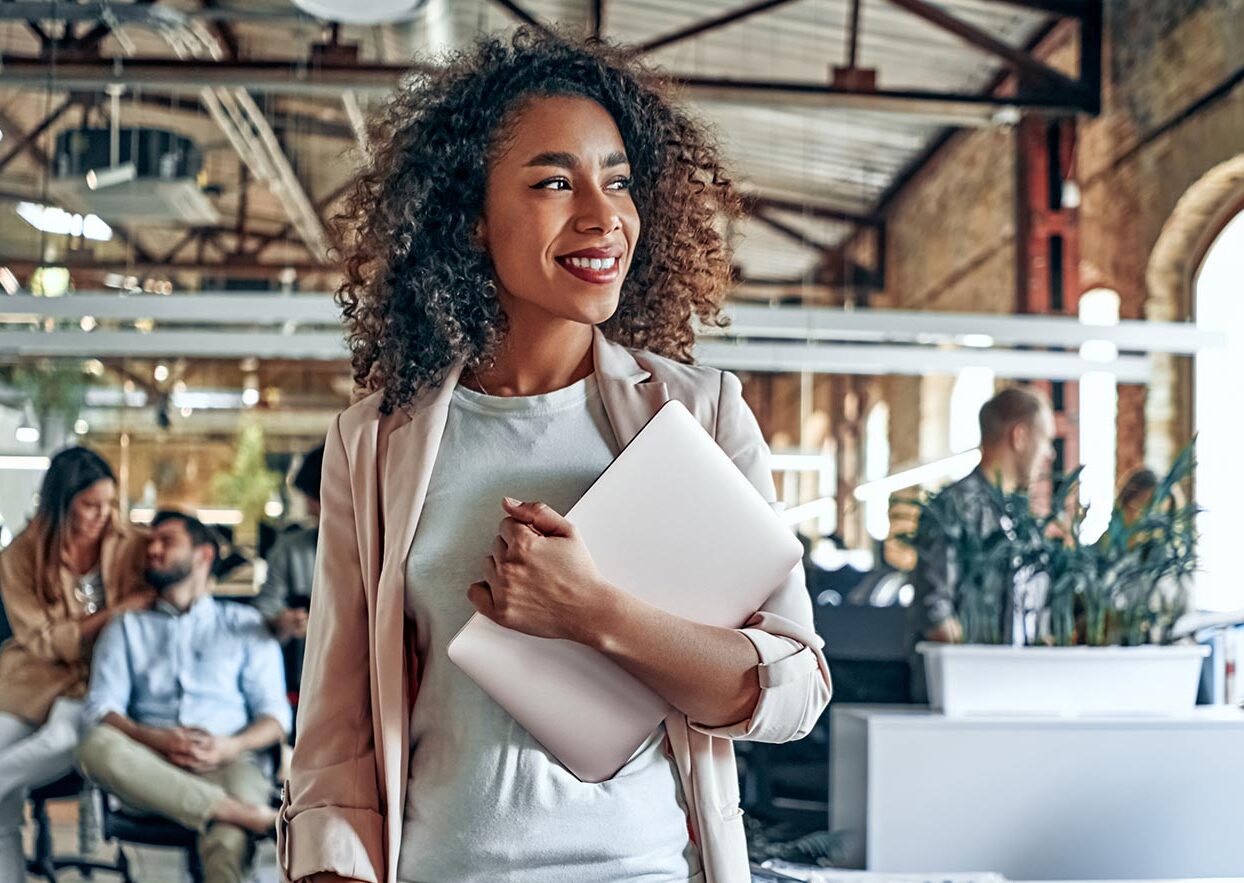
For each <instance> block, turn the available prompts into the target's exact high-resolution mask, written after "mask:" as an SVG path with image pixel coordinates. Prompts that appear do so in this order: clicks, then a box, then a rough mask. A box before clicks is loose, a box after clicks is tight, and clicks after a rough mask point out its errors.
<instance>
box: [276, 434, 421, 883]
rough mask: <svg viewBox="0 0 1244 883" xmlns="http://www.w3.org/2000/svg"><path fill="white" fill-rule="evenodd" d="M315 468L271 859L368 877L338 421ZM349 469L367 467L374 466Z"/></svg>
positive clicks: (361, 607) (344, 463) (350, 531)
mask: <svg viewBox="0 0 1244 883" xmlns="http://www.w3.org/2000/svg"><path fill="white" fill-rule="evenodd" d="M323 468H324V471H323V478H322V481H321V485H320V492H321V495H322V496H321V515H320V537H319V547H318V550H317V554H316V561H315V579H314V590H313V591H312V593H311V618H310V626H309V630H308V633H307V654H306V659H305V664H304V667H303V671H302V689H301V694H302V702H301V703H300V704H299V708H298V741H297V743H296V744H295V746H294V753H293V757H292V759H291V761H290V773H289V782H288V783H287V784H286V787H285V789H284V794H283V795H282V801H281V813H280V817H279V819H278V822H277V855H278V856H279V859H280V863H281V873H282V879H284V880H294V881H302V880H304V879H305V878H309V877H313V875H319V874H325V873H327V874H330V875H332V874H339V875H341V876H342V878H343V879H347V880H359V881H364V883H376V881H377V880H380V879H383V878H384V850H383V843H384V838H383V827H384V819H383V817H382V816H381V812H380V792H379V786H378V784H377V781H376V746H375V742H374V738H373V735H372V714H371V699H370V697H371V685H370V681H369V670H370V665H369V662H368V656H367V654H368V645H369V641H368V630H367V596H366V591H365V588H364V584H363V574H362V564H361V561H360V554H359V546H358V539H357V536H358V534H357V533H356V520H355V519H356V512H355V508H354V495H353V490H352V488H353V485H352V482H351V469H350V463H349V462H348V460H347V455H346V448H345V444H344V442H343V440H342V436H341V418H340V417H338V418H337V419H336V420H334V421H333V426H332V428H331V429H330V430H329V433H328V438H327V440H326V442H325V446H324V467H323ZM359 468H363V469H371V470H373V471H374V468H375V464H359ZM394 811H397V812H400V811H401V808H400V807H397V808H394ZM315 879H319V878H318V877H316V878H315ZM327 879H334V878H333V877H331V876H330V877H328V878H327Z"/></svg>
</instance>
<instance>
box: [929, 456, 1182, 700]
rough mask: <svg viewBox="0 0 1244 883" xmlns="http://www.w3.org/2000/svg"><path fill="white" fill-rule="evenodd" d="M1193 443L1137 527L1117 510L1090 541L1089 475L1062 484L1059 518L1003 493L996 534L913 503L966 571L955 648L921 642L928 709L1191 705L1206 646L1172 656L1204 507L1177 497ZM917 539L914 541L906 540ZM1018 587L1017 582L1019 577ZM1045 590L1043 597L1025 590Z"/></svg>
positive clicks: (936, 502)
mask: <svg viewBox="0 0 1244 883" xmlns="http://www.w3.org/2000/svg"><path fill="white" fill-rule="evenodd" d="M1193 464H1194V460H1193V446H1192V445H1189V446H1188V447H1187V448H1186V449H1185V450H1184V451H1183V452H1181V453H1180V455H1179V457H1178V458H1176V461H1175V463H1174V465H1173V466H1172V467H1171V469H1170V471H1169V472H1168V473H1167V474H1166V476H1165V477H1164V478H1163V479H1162V480H1161V481H1160V482H1159V483H1158V486H1157V488H1156V489H1155V491H1154V493H1153V496H1152V499H1151V500H1149V501H1148V503H1147V504H1146V505H1145V506H1144V507H1143V509H1142V510H1141V511H1140V513H1139V514H1138V516H1137V517H1134V518H1131V519H1130V520H1129V518H1128V517H1126V516H1125V515H1124V513H1122V512H1120V511H1118V510H1116V511H1113V512H1112V516H1111V519H1110V523H1109V527H1108V529H1107V531H1106V533H1105V535H1104V536H1103V537H1102V539H1101V540H1100V541H1099V542H1096V543H1091V544H1089V543H1085V542H1083V540H1082V533H1083V531H1082V527H1083V524H1084V520H1085V517H1086V515H1087V512H1086V510H1084V509H1083V508H1082V507H1079V506H1077V505H1075V504H1074V503H1073V502H1072V501H1073V500H1074V496H1073V491H1074V490H1075V489H1076V488H1077V486H1078V481H1079V474H1080V470H1076V472H1074V473H1072V474H1071V475H1070V476H1068V477H1067V479H1065V480H1064V481H1062V482H1060V483H1059V485H1058V487H1057V489H1056V490H1055V493H1054V495H1053V499H1052V501H1051V507H1050V511H1049V513H1046V514H1038V513H1035V512H1033V510H1032V508H1031V506H1030V505H1029V504H1028V500H1027V497H1026V496H1025V495H1024V494H1022V493H1012V494H1005V493H1003V492H1002V491H1001V490H998V489H993V490H991V493H992V494H993V500H992V505H993V508H994V509H995V511H996V512H998V513H1000V515H999V519H998V521H999V526H998V528H997V529H995V530H992V531H990V532H988V533H986V534H985V535H983V536H982V535H981V533H980V532H979V531H972V530H968V529H965V527H964V524H963V522H962V521H961V520H960V521H959V522H958V523H956V519H955V517H954V510H953V507H948V506H946V505H945V503H944V501H942V500H941V499H939V495H934V496H932V497H929V498H926V499H924V500H918V501H915V505H917V506H918V507H919V508H920V510H921V513H922V517H924V516H925V515H926V514H927V515H928V516H929V517H930V518H932V522H931V524H930V525H929V527H926V528H925V530H928V529H932V530H934V531H937V532H939V533H940V539H941V541H942V542H945V543H947V544H949V545H950V546H951V549H952V551H953V554H954V556H955V558H956V560H957V561H958V563H959V572H958V582H957V584H956V599H955V601H956V615H957V616H958V617H959V619H960V622H961V624H962V625H963V631H964V643H963V644H958V645H950V644H930V643H923V644H921V645H919V647H918V649H919V650H920V652H921V653H923V654H924V656H925V667H926V672H927V673H928V677H929V690H930V699H931V701H932V702H933V704H934V705H935V706H939V707H942V708H943V709H944V710H945V711H946V713H947V714H967V713H984V712H1019V713H1055V714H1076V713H1091V712H1111V713H1121V712H1144V713H1153V712H1173V711H1177V710H1181V709H1183V708H1186V707H1187V706H1189V705H1191V704H1193V702H1194V701H1195V695H1196V684H1197V679H1198V677H1199V673H1200V662H1201V659H1202V658H1203V656H1204V654H1205V648H1203V647H1199V646H1196V645H1164V646H1163V645H1162V642H1163V641H1164V640H1165V639H1166V636H1167V635H1168V634H1169V633H1170V626H1171V625H1172V624H1173V622H1174V620H1175V618H1176V617H1177V616H1178V615H1179V613H1180V612H1182V607H1183V605H1184V600H1183V599H1186V592H1185V591H1184V586H1185V583H1186V580H1187V577H1188V576H1189V575H1190V574H1191V573H1192V572H1193V571H1194V570H1195V567H1196V551H1195V549H1196V543H1195V516H1196V512H1197V508H1196V506H1195V505H1194V504H1190V503H1182V502H1180V501H1179V499H1178V490H1177V489H1178V487H1179V486H1180V484H1181V482H1183V481H1184V480H1185V479H1186V478H1187V477H1188V476H1189V475H1190V474H1191V470H1192V468H1193ZM907 539H908V540H909V541H910V540H912V539H913V538H912V537H907ZM1017 575H1020V576H1021V578H1020V579H1016V576H1017ZM1034 583H1038V584H1040V587H1041V588H1040V590H1039V591H1036V592H1031V591H1021V589H1022V588H1023V587H1024V585H1027V586H1029V587H1030V586H1031V585H1032V584H1034Z"/></svg>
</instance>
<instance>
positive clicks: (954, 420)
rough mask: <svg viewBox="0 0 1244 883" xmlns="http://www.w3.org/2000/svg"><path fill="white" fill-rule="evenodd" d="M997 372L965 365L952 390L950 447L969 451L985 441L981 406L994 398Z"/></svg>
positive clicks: (953, 449)
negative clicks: (995, 373) (982, 434)
mask: <svg viewBox="0 0 1244 883" xmlns="http://www.w3.org/2000/svg"><path fill="white" fill-rule="evenodd" d="M993 388H994V373H993V371H992V369H989V368H964V369H963V370H962V371H960V372H959V375H958V376H957V377H956V378H955V386H954V389H953V390H951V392H950V439H949V441H950V449H951V450H952V451H966V450H968V449H969V448H974V447H976V446H977V445H979V444H980V443H981V424H980V413H981V406H982V405H984V404H985V402H987V401H989V400H990V399H991V398H993Z"/></svg>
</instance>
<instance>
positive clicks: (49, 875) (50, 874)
mask: <svg viewBox="0 0 1244 883" xmlns="http://www.w3.org/2000/svg"><path fill="white" fill-rule="evenodd" d="M31 816H32V817H33V818H34V823H35V857H34V858H33V859H32V860H30V861H28V862H26V869H27V870H28V871H29V872H30V873H32V874H38V875H39V876H40V877H43V878H44V879H45V880H48V881H49V883H56V865H55V863H54V862H53V861H52V823H51V821H50V820H49V819H48V808H47V804H46V803H44V802H43V801H41V800H40V801H35V802H34V803H33V805H32V806H31Z"/></svg>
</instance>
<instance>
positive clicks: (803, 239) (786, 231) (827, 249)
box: [748, 211, 842, 258]
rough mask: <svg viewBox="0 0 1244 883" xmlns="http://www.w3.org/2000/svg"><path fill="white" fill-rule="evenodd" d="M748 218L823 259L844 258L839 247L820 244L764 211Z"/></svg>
mask: <svg viewBox="0 0 1244 883" xmlns="http://www.w3.org/2000/svg"><path fill="white" fill-rule="evenodd" d="M748 217H750V218H752V220H755V221H758V222H759V223H761V224H764V225H765V226H766V227H768V228H769V229H770V230H773V231H775V232H777V233H780V234H782V235H783V236H785V237H786V238H787V239H790V240H792V241H794V242H797V243H799V244H800V245H802V246H803V247H804V248H807V249H811V250H812V251H815V252H816V253H817V254H819V255H821V256H822V257H823V258H824V257H834V258H840V257H842V250H841V249H839V248H838V247H837V246H835V245H829V244H828V243H825V242H819V241H818V240H816V239H813V238H812V237H811V236H809V235H808V234H806V233H804V232H803V231H802V230H797V229H795V228H794V227H792V226H790V225H789V224H784V223H782V222H781V221H779V220H778V219H777V218H771V217H769V216H768V215H766V214H765V213H764V212H763V211H756V212H751V213H750V214H749V215H748Z"/></svg>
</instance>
